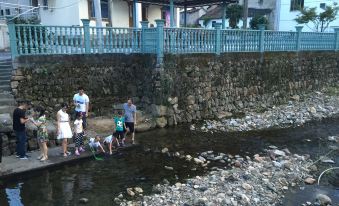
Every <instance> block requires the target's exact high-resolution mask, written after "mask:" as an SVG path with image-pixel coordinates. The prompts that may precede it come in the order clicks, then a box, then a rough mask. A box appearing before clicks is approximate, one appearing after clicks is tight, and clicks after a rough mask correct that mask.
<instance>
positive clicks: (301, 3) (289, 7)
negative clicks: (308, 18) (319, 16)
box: [276, 0, 339, 32]
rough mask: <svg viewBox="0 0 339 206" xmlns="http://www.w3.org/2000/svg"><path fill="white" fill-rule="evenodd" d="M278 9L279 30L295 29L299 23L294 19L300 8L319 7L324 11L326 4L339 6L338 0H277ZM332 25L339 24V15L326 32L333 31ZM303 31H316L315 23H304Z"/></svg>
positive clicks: (318, 8)
mask: <svg viewBox="0 0 339 206" xmlns="http://www.w3.org/2000/svg"><path fill="white" fill-rule="evenodd" d="M276 1H277V2H276V4H277V11H278V12H279V13H278V15H277V19H276V22H277V25H276V28H277V30H280V31H295V26H297V25H298V23H297V22H296V21H295V20H294V19H295V18H297V16H298V15H299V14H300V12H299V11H298V8H300V7H303V8H305V7H307V8H313V7H315V8H317V9H316V11H317V12H318V13H320V12H322V11H324V8H325V7H326V6H339V5H338V3H339V1H338V0H316V1H315V0H276ZM332 26H339V16H337V19H336V20H334V21H333V22H331V23H330V25H329V27H328V29H326V30H325V32H331V31H332V29H331V27H332ZM303 31H315V30H314V27H313V25H312V24H311V23H310V24H309V25H308V26H306V25H304V27H303Z"/></svg>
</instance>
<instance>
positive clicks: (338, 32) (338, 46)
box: [333, 27, 339, 52]
mask: <svg viewBox="0 0 339 206" xmlns="http://www.w3.org/2000/svg"><path fill="white" fill-rule="evenodd" d="M333 30H334V39H335V41H334V51H336V52H337V51H339V27H334V28H333Z"/></svg>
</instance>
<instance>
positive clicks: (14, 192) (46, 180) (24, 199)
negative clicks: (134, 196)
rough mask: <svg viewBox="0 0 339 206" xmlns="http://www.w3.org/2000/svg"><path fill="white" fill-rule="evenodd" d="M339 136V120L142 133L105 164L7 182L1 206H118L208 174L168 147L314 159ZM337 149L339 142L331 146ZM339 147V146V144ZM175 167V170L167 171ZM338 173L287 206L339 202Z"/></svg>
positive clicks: (293, 194)
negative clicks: (130, 196)
mask: <svg viewBox="0 0 339 206" xmlns="http://www.w3.org/2000/svg"><path fill="white" fill-rule="evenodd" d="M331 135H339V119H330V120H324V121H322V122H313V123H309V124H307V125H305V126H304V127H299V128H289V129H277V130H268V131H260V132H246V133H244V132H239V133H213V134H212V133H201V132H197V131H190V130H189V125H183V126H180V127H176V128H169V129H158V130H154V131H150V132H146V133H142V134H137V140H138V143H139V144H138V146H135V147H131V148H128V149H126V150H124V151H120V152H117V153H116V154H114V155H113V156H112V157H110V158H107V159H105V160H104V161H95V160H94V159H90V160H81V161H79V162H78V163H77V164H74V163H72V165H65V166H62V167H59V168H57V169H50V170H45V171H40V172H33V173H30V174H26V175H23V176H20V177H18V178H16V179H11V180H6V182H1V186H0V205H1V206H6V205H10V206H12V205H13V206H20V205H25V206H45V205H46V206H52V205H53V206H60V205H62V206H63V205H81V204H80V203H79V199H80V198H82V197H85V198H88V199H89V203H88V204H87V205H91V206H99V205H100V206H102V205H114V201H113V200H114V198H115V197H117V196H118V195H119V194H120V193H122V194H123V195H124V196H125V197H126V196H127V195H126V188H129V187H136V186H138V187H142V188H143V189H144V192H145V194H147V195H149V194H152V186H153V185H156V184H158V183H163V182H164V179H166V180H168V181H169V182H170V183H171V184H174V183H176V182H184V181H185V179H187V178H190V177H195V176H196V175H203V174H205V173H206V172H208V171H209V170H210V169H211V167H213V166H217V167H225V165H217V164H212V165H211V166H210V168H208V169H206V170H203V169H201V168H199V167H198V168H196V165H194V163H188V162H186V161H184V160H181V159H179V158H176V157H173V156H168V155H167V154H162V153H161V150H162V149H163V148H164V147H167V148H168V149H169V151H170V152H171V153H173V152H175V151H178V152H181V153H184V154H190V155H192V156H193V157H194V156H197V154H198V153H201V152H205V151H209V150H213V151H214V152H215V153H218V152H222V153H226V154H232V155H237V154H239V155H241V156H246V155H248V156H250V157H252V156H253V155H254V154H256V153H264V150H265V149H267V148H268V146H270V145H275V146H277V147H278V148H288V149H289V150H290V151H291V152H292V153H297V154H310V155H311V158H312V159H314V160H315V159H318V158H319V156H321V155H324V154H326V153H327V152H328V151H329V150H330V149H329V148H328V145H329V144H330V142H329V141H328V140H327V137H328V136H331ZM331 144H332V145H333V144H334V143H331ZM337 145H338V143H337ZM331 158H332V159H333V160H334V161H335V162H336V164H333V165H329V164H323V163H320V164H318V167H319V168H320V169H322V168H323V169H326V168H329V167H331V166H339V154H338V152H337V153H334V154H333V153H332V154H331ZM165 166H170V167H173V168H174V170H166V169H165V168H164V167H165ZM338 173H339V172H337V173H331V174H329V175H326V176H325V177H324V178H323V179H322V182H321V186H315V185H313V186H306V187H302V188H301V189H300V188H299V187H296V188H293V189H292V190H290V191H289V192H287V193H286V197H285V199H284V201H283V205H286V206H289V205H290V206H292V205H293V206H294V205H300V204H301V203H305V202H306V201H312V200H314V197H315V194H316V193H318V192H319V191H320V192H322V193H323V194H327V195H329V196H330V197H331V198H332V201H333V203H334V205H336V204H338V203H339V185H338V177H336V175H338Z"/></svg>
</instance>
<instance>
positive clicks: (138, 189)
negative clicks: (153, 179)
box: [134, 187, 144, 194]
mask: <svg viewBox="0 0 339 206" xmlns="http://www.w3.org/2000/svg"><path fill="white" fill-rule="evenodd" d="M134 191H135V192H136V193H139V194H140V193H143V192H144V190H143V189H142V188H141V187H135V188H134Z"/></svg>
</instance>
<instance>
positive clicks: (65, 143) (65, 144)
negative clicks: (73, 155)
mask: <svg viewBox="0 0 339 206" xmlns="http://www.w3.org/2000/svg"><path fill="white" fill-rule="evenodd" d="M62 149H63V151H64V157H67V139H66V138H64V139H63V140H62Z"/></svg>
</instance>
